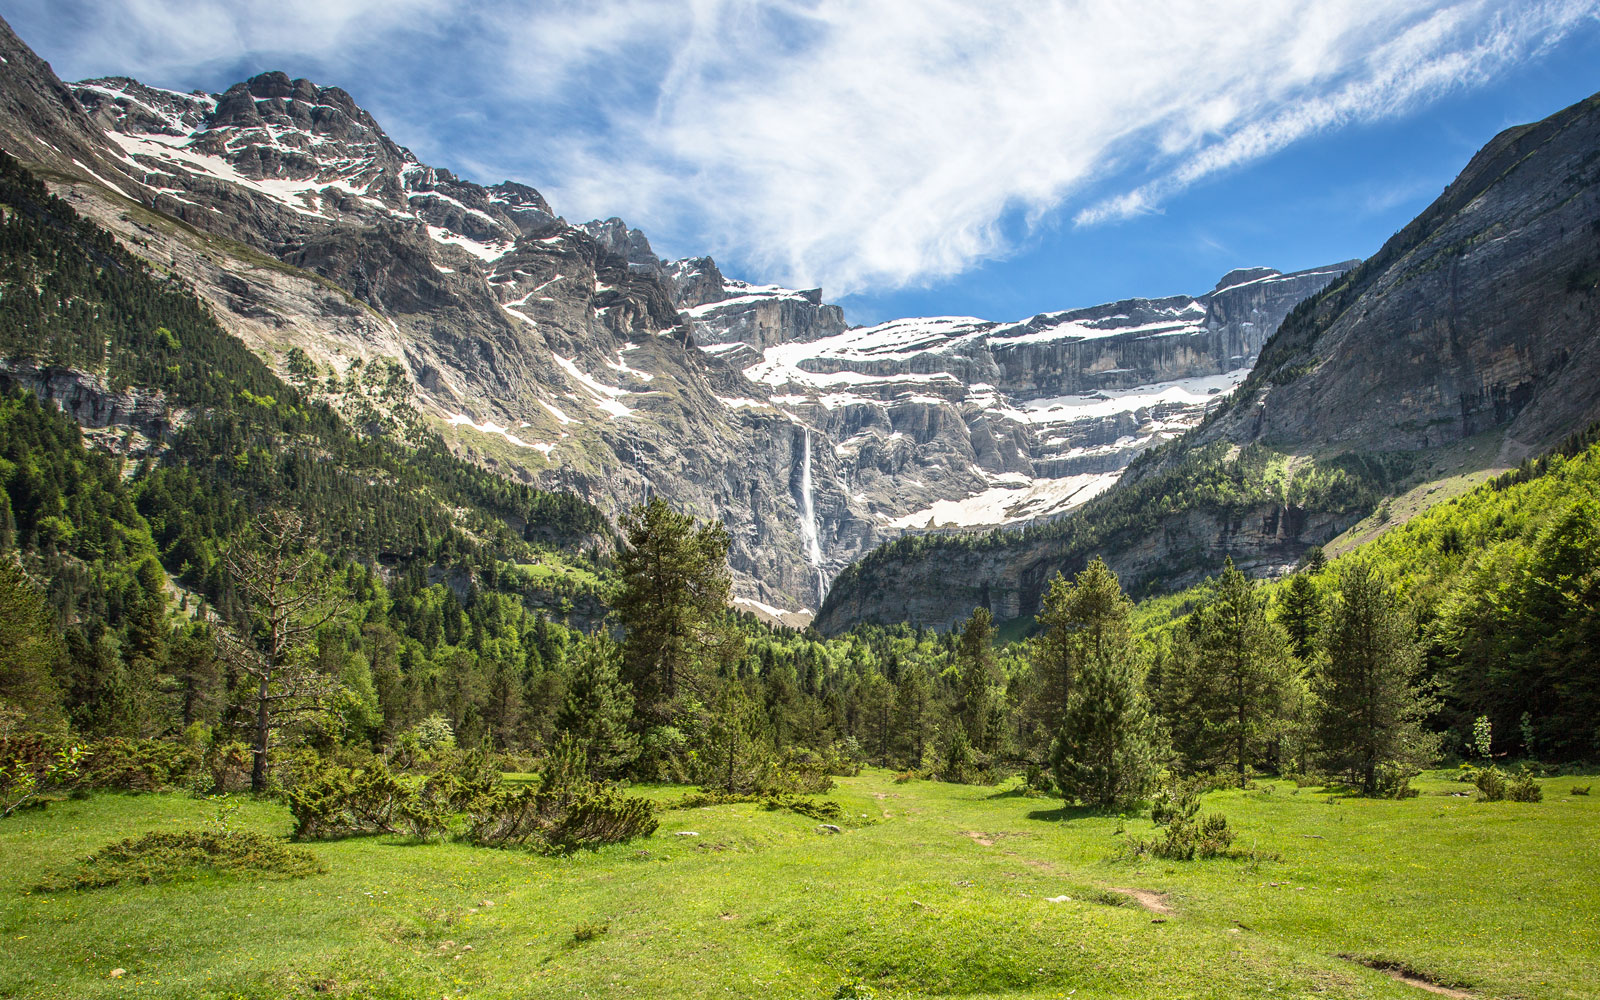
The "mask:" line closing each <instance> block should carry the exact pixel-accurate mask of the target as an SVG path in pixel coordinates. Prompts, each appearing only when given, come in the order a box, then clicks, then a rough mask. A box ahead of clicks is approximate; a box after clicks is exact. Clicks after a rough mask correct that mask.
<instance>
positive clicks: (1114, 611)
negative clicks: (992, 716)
mask: <svg viewBox="0 0 1600 1000" xmlns="http://www.w3.org/2000/svg"><path fill="white" fill-rule="evenodd" d="M1128 608H1129V604H1128V599H1127V597H1126V596H1125V595H1124V594H1123V593H1122V585H1121V584H1120V583H1119V582H1118V580H1117V577H1116V574H1115V573H1112V572H1111V569H1110V568H1109V567H1108V566H1106V564H1105V561H1104V560H1102V559H1101V558H1099V557H1098V556H1096V557H1095V558H1094V559H1093V560H1091V561H1090V563H1089V565H1088V566H1086V567H1085V568H1084V570H1083V572H1081V573H1079V574H1078V576H1077V578H1076V579H1075V580H1074V581H1073V582H1071V583H1068V582H1067V580H1066V578H1065V577H1063V576H1062V575H1061V574H1060V573H1057V574H1056V575H1055V578H1054V579H1052V580H1051V581H1050V589H1049V591H1048V592H1046V594H1045V597H1044V601H1043V604H1042V606H1041V607H1040V609H1039V614H1038V616H1037V618H1036V621H1038V623H1039V628H1040V634H1039V637H1038V638H1037V639H1036V640H1035V641H1034V643H1033V647H1032V649H1031V651H1030V656H1029V664H1030V666H1031V669H1032V671H1033V673H1034V682H1035V683H1036V684H1037V685H1038V686H1037V689H1036V695H1035V699H1034V704H1033V706H1032V707H1031V710H1032V711H1033V712H1034V713H1035V714H1037V716H1038V718H1039V721H1040V723H1041V724H1042V725H1043V726H1044V728H1045V730H1046V731H1047V732H1050V733H1052V734H1053V733H1055V732H1057V731H1058V730H1060V728H1061V724H1062V723H1063V722H1064V721H1065V720H1066V716H1067V711H1068V709H1069V707H1070V706H1071V704H1072V688H1073V684H1074V682H1075V678H1076V677H1077V675H1078V673H1079V672H1080V671H1081V670H1082V669H1083V665H1084V664H1085V663H1087V662H1089V661H1090V660H1093V659H1097V658H1101V657H1103V656H1104V655H1105V651H1107V650H1115V649H1122V648H1125V647H1127V645H1128V644H1129V643H1130V642H1131V641H1132V626H1131V625H1130V620H1129V616H1128Z"/></svg>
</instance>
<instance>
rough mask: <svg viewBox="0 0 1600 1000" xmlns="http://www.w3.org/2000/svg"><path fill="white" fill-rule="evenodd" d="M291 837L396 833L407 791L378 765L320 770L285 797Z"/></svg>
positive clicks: (409, 796) (410, 795) (409, 793)
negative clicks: (292, 832)
mask: <svg viewBox="0 0 1600 1000" xmlns="http://www.w3.org/2000/svg"><path fill="white" fill-rule="evenodd" d="M286 798H287V799H288V801H289V811H290V812H292V813H293V814H294V822H295V827H294V838H295V839H296V840H310V839H315V838H320V837H345V836H349V835H351V834H357V833H396V832H398V831H399V829H400V823H401V822H402V821H403V820H404V819H405V816H406V810H407V808H408V807H409V806H410V804H411V800H412V798H413V793H412V791H411V790H410V789H408V788H407V787H406V786H405V785H404V784H403V783H402V782H401V781H400V779H398V778H396V777H395V776H394V775H392V774H390V773H389V769H388V768H387V767H384V766H383V765H382V764H379V765H377V766H375V767H372V768H368V769H361V768H347V767H339V766H337V765H334V766H329V767H325V768H323V769H322V771H320V772H319V773H317V774H316V775H315V776H314V777H312V778H309V779H308V780H306V781H304V782H302V783H301V784H300V786H299V787H297V788H293V789H290V790H289V791H288V793H287V794H286Z"/></svg>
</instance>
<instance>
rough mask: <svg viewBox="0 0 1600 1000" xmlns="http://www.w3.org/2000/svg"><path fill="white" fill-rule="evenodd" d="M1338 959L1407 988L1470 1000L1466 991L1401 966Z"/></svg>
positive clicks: (1470, 995) (1353, 958)
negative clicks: (1384, 976)
mask: <svg viewBox="0 0 1600 1000" xmlns="http://www.w3.org/2000/svg"><path fill="white" fill-rule="evenodd" d="M1339 957H1340V958H1343V959H1345V960H1347V961H1351V962H1355V963H1357V964H1360V965H1365V966H1366V967H1367V968H1369V969H1372V970H1374V971H1376V972H1381V973H1383V974H1384V975H1386V976H1388V977H1389V978H1390V979H1398V980H1399V981H1400V982H1402V983H1405V984H1406V985H1407V986H1415V987H1416V988H1417V989H1419V990H1427V991H1428V992H1429V993H1436V994H1438V995H1439V996H1442V997H1454V998H1455V1000H1472V994H1471V993H1468V992H1467V991H1466V990H1459V989H1456V988H1455V987H1454V986H1442V985H1440V984H1439V983H1436V982H1434V981H1433V980H1431V979H1429V978H1427V977H1426V976H1421V975H1418V974H1417V973H1415V972H1412V971H1411V970H1410V969H1407V968H1403V967H1402V966H1398V965H1393V964H1390V963H1387V962H1369V961H1367V960H1365V959H1361V958H1356V957H1355V956H1354V955H1340V956H1339Z"/></svg>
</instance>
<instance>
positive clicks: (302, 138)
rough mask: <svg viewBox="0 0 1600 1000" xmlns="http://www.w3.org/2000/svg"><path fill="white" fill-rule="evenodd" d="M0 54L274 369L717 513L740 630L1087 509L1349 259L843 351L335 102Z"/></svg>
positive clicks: (874, 339) (837, 340) (801, 312)
mask: <svg viewBox="0 0 1600 1000" xmlns="http://www.w3.org/2000/svg"><path fill="white" fill-rule="evenodd" d="M0 55H4V56H6V57H7V62H6V63H5V64H4V65H0V78H3V79H4V82H5V89H6V94H7V98H6V100H5V102H4V103H3V104H0V141H3V142H4V143H5V145H6V147H7V148H8V149H10V150H12V151H13V152H15V153H16V154H17V155H19V156H20V157H21V158H23V159H24V160H25V161H27V162H30V163H35V164H39V165H42V166H44V167H45V168H47V177H48V178H49V179H50V180H51V181H52V183H53V184H54V185H55V186H56V189H57V191H58V193H60V194H61V195H62V196H63V197H66V198H68V199H69V200H70V201H72V202H73V204H74V206H75V207H76V208H78V210H79V211H80V212H83V213H84V214H86V215H89V216H91V217H92V218H95V219H96V220H97V221H99V222H100V223H101V224H102V225H105V226H106V227H107V228H109V229H111V230H112V231H113V232H115V233H117V234H118V235H119V237H120V238H122V239H123V240H124V241H125V242H126V243H127V244H128V245H129V247H130V248H131V249H133V250H134V251H135V252H137V253H139V254H141V255H142V256H144V257H145V258H146V259H148V260H149V261H151V263H152V264H153V265H154V266H156V267H157V268H158V269H162V270H168V271H171V272H173V273H175V274H177V275H178V276H180V277H181V278H183V279H185V280H187V281H189V282H191V283H192V284H193V285H194V286H195V288H196V289H197V290H198V291H199V292H200V293H201V294H202V295H203V296H204V297H205V298H206V299H207V300H208V301H210V302H211V304H212V305H213V307H214V308H215V309H216V311H217V313H218V316H219V318H220V319H221V320H222V321H223V323H224V324H225V325H226V326H227V327H228V328H229V329H230V330H231V331H232V332H234V333H235V334H236V335H238V336H240V337H241V338H242V339H244V340H245V341H246V342H247V343H248V344H250V345H251V346H252V347H253V348H254V349H256V350H257V351H258V352H260V353H261V354H262V355H263V356H264V357H266V358H267V359H268V360H269V362H270V363H272V364H273V365H274V366H275V367H276V368H277V369H278V370H279V371H280V372H285V373H288V371H289V368H290V364H291V357H292V356H293V355H292V354H291V352H292V351H293V350H294V349H296V348H298V349H299V351H300V352H303V353H304V355H305V356H306V358H308V359H309V361H310V363H311V364H312V365H313V366H315V369H316V371H317V373H318V375H319V378H320V376H322V375H326V376H330V377H337V378H338V379H347V378H348V376H349V375H350V373H351V369H352V368H353V367H354V366H355V365H356V364H357V363H358V362H360V363H361V364H363V365H370V364H372V363H374V362H382V363H385V364H388V363H393V364H395V365H396V366H398V368H399V370H400V371H401V372H402V373H403V377H404V379H405V380H406V382H407V383H408V384H409V385H410V387H411V390H412V393H413V395H414V398H415V400H416V403H417V408H418V410H419V411H420V412H421V413H422V414H423V415H424V416H425V417H426V418H427V420H428V422H429V424H430V426H432V427H434V428H435V429H437V430H439V431H440V432H441V433H443V434H445V435H446V437H447V439H448V440H449V441H450V442H451V443H452V446H453V447H455V448H456V449H457V450H459V451H460V452H462V453H464V454H467V455H470V456H471V457H473V458H474V459H475V460H477V461H479V462H481V463H483V464H485V465H487V466H489V467H492V468H495V469H497V470H499V471H501V472H503V473H505V474H507V475H510V476H514V477H516V478H520V479H522V480H525V481H528V482H533V483H536V484H538V485H541V486H545V487H549V488H559V489H570V490H573V491H575V492H577V493H579V494H581V495H583V496H584V497H586V498H588V499H590V500H593V501H595V502H596V503H598V504H600V505H601V506H602V507H603V508H605V509H607V510H609V511H611V512H613V513H615V512H617V511H619V510H620V509H622V507H624V506H625V505H627V504H630V503H634V502H637V501H639V500H641V499H643V498H644V497H645V496H646V495H649V494H650V493H652V492H653V493H657V494H660V495H662V496H663V497H665V498H667V499H668V500H669V501H670V502H672V503H673V504H674V505H676V506H679V507H681V508H683V509H686V510H688V511H690V512H692V513H694V514H696V515H697V516H700V517H716V518H718V519H720V520H722V521H723V522H724V523H725V524H726V525H727V526H728V529H729V533H730V536H731V543H732V544H731V550H730V563H731V565H732V568H733V570H734V573H735V591H736V593H737V594H738V595H739V597H740V598H741V599H743V600H744V602H745V603H746V605H747V606H750V607H771V608H776V609H794V608H815V607H817V606H818V602H819V601H820V600H821V597H822V593H823V591H824V590H825V588H826V586H827V581H828V580H829V579H831V578H832V576H833V575H834V574H836V573H837V572H838V571H839V570H840V569H841V568H842V567H843V566H845V565H846V564H847V563H849V562H850V561H851V560H853V559H855V558H857V557H858V556H860V555H862V554H863V553H865V552H867V551H868V550H870V549H871V548H873V547H874V546H876V545H877V544H879V543H881V542H883V541H886V540H889V539H892V538H894V537H896V536H897V535H899V534H901V533H903V532H905V531H908V530H927V529H930V528H931V529H936V530H963V529H971V528H974V527H978V526H984V525H996V524H1013V523H1024V522H1030V521H1034V520H1038V519H1041V518H1049V517H1053V516H1056V515H1059V514H1061V513H1063V512H1065V511H1067V510H1070V509H1072V508H1073V507H1075V506H1077V505H1078V504H1081V503H1083V502H1084V501H1086V500H1087V499H1089V498H1090V497H1092V496H1094V495H1096V494H1097V493H1099V492H1101V491H1102V490H1104V489H1105V488H1107V487H1108V486H1110V485H1111V484H1112V483H1113V482H1115V481H1116V478H1117V476H1118V475H1119V474H1120V472H1121V470H1122V468H1123V467H1124V466H1125V465H1126V464H1127V462H1128V461H1129V459H1131V458H1132V456H1134V455H1135V454H1137V453H1139V452H1140V451H1142V450H1144V449H1145V448H1148V447H1149V446H1151V445H1152V444H1155V443H1158V442H1160V441H1163V440H1166V439H1168V438H1170V437H1172V436H1175V435H1176V434H1179V433H1181V432H1182V431H1183V430H1185V429H1187V428H1189V427H1191V426H1194V425H1195V424H1196V423H1198V421H1199V419H1200V418H1201V416H1202V415H1203V414H1204V412H1205V411H1206V409H1207V407H1208V406H1211V405H1213V404H1214V403H1215V402H1216V401H1217V400H1218V399H1219V398H1221V397H1222V396H1224V395H1225V394H1226V393H1227V392H1228V391H1230V390H1231V389H1232V388H1233V387H1234V385H1236V384H1237V383H1238V382H1239V381H1240V380H1242V379H1243V378H1244V376H1245V374H1246V372H1247V371H1248V370H1249V367H1250V364H1251V362H1252V361H1253V359H1254V357H1255V355H1256V354H1257V352H1259V350H1260V349H1261V345H1262V343H1263V342H1264V341H1265V340H1266V338H1267V337H1268V336H1269V335H1270V334H1271V333H1272V332H1273V330H1275V329H1276V327H1277V326H1278V324H1279V322H1281V320H1282V319H1283V317H1284V316H1285V315H1286V314H1287V313H1288V312H1289V310H1290V309H1292V308H1293V307H1294V306H1295V304H1296V303H1298V302H1299V301H1300V300H1302V299H1304V298H1305V297H1306V296H1308V295H1311V294H1313V293H1315V292H1317V291H1318V290H1320V289H1321V288H1322V287H1323V286H1325V285H1326V284H1327V283H1328V282H1329V281H1331V280H1333V279H1335V278H1337V277H1338V276H1339V275H1341V274H1343V273H1344V272H1345V271H1346V270H1348V269H1349V267H1351V266H1352V264H1353V263H1354V262H1347V263H1345V264H1340V265H1334V266H1330V267H1324V268H1316V269H1312V270H1309V271H1303V272H1299V273H1296V274H1291V275H1282V274H1279V273H1278V272H1276V271H1273V270H1270V269H1265V268H1258V269H1250V270H1245V271H1236V272H1233V273H1231V274H1229V275H1227V276H1225V277H1224V278H1223V279H1222V281H1220V282H1219V283H1218V285H1217V287H1216V288H1215V289H1213V290H1212V291H1210V292H1207V293H1205V294H1204V295H1200V296H1197V297H1190V296H1173V297H1169V298H1164V299H1148V300H1147V299H1134V300H1128V301H1123V302H1117V303H1112V304H1108V305H1104V306H1096V307H1092V308H1089V309H1078V310H1071V311H1066V312H1059V313H1048V314H1043V315H1040V316H1035V317H1033V318H1031V319H1028V320H1024V321H1022V322H1018V323H994V322H987V321H983V320H977V319H970V318H948V317H946V318H933V319H911V320H897V321H894V322H891V323H885V324H881V325H879V326H875V327H870V328H856V329H851V328H849V327H848V326H847V325H846V322H845V319H844V314H843V312H842V310H841V309H839V307H837V306H834V305H830V304H827V303H825V302H824V301H823V299H822V293H821V291H820V290H818V289H810V290H792V289H785V288H780V287H777V286H771V285H755V284H749V283H745V282H740V281H734V280H731V279H729V278H727V277H726V276H724V275H723V274H722V273H721V271H720V270H719V269H718V267H717V265H716V263H715V261H713V260H712V259H711V258H709V257H699V258H691V259H686V260H678V261H665V260H661V259H660V258H658V257H657V256H656V255H655V254H654V252H653V251H652V249H651V247H650V244H649V241H648V240H647V238H646V237H645V236H644V234H643V233H641V232H639V231H638V230H637V229H630V228H628V227H627V226H626V224H624V223H623V222H621V220H617V219H609V220H605V221H592V222H587V223H583V224H581V225H571V224H569V223H567V222H566V221H565V220H564V219H561V218H560V217H558V216H557V215H555V213H554V210H553V209H552V208H551V206H550V205H549V204H547V203H546V201H545V200H544V198H543V197H542V196H541V195H540V194H539V193H538V192H537V191H535V190H534V189H532V188H530V187H527V186H524V185H521V184H516V183H511V182H506V183H502V184H498V185H494V186H490V187H485V186H482V185H478V184H475V183H472V182H469V181H465V180H462V179H460V178H457V177H455V176H454V175H453V174H451V173H450V172H449V171H446V170H441V169H436V168H434V167H430V166H428V165H426V164H423V163H421V162H419V161H418V160H417V159H416V157H415V156H413V155H412V154H411V153H410V152H409V151H408V150H406V149H405V148H403V147H401V146H399V145H398V144H396V143H395V142H394V141H393V140H392V139H391V138H390V137H389V136H388V135H387V134H386V133H385V132H384V131H383V130H382V128H381V127H380V126H379V125H378V123H377V122H376V121H375V120H374V119H373V117H372V116H371V115H369V114H368V113H367V112H366V111H364V110H363V109H362V108H360V107H359V106H358V105H356V103H355V102H354V101H353V100H352V99H351V97H350V95H349V94H348V93H346V92H345V91H343V90H340V89H339V88H336V87H318V86H316V85H314V84H312V83H310V82H309V81H306V80H292V79H290V78H289V77H287V76H285V75H284V74H282V73H265V74H262V75H260V76H256V77H254V78H252V79H250V80H248V81H246V82H244V83H239V84H236V85H234V86H233V87H231V88H229V90H228V91H227V92H225V93H223V94H215V95H212V94H182V93H177V92H173V91H168V90H162V89H159V88H153V87H148V86H145V85H143V84H140V83H138V82H136V81H133V80H129V79H125V78H107V79H100V80H90V81H84V82H82V83H78V84H72V85H70V86H63V85H62V84H61V83H60V81H58V80H56V79H55V78H54V75H53V74H51V73H50V71H49V68H48V66H46V65H45V64H44V63H42V62H40V61H39V60H38V59H37V58H36V57H34V56H33V54H32V53H31V52H29V51H28V50H27V49H26V47H25V46H23V45H22V43H21V42H20V41H18V40H17V39H16V38H15V36H14V35H12V34H11V33H10V30H9V28H6V29H5V30H4V31H3V32H0ZM69 96H70V98H71V100H68V97H69ZM329 384H330V385H333V384H337V383H336V382H335V381H334V380H332V379H330V381H329ZM334 402H335V403H336V404H337V403H338V402H339V400H338V399H335V400H334Z"/></svg>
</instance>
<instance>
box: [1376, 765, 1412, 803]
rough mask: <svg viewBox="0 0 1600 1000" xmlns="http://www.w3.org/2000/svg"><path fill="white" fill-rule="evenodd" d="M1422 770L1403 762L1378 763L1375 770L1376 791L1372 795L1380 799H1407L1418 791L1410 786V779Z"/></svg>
mask: <svg viewBox="0 0 1600 1000" xmlns="http://www.w3.org/2000/svg"><path fill="white" fill-rule="evenodd" d="M1421 773H1422V772H1421V771H1419V770H1417V769H1416V768H1414V767H1411V766H1409V765H1405V764H1379V765H1378V770H1377V784H1378V787H1377V791H1376V792H1375V793H1374V797H1376V798H1380V799H1409V798H1414V797H1415V796H1416V795H1417V794H1418V793H1417V790H1416V789H1415V788H1412V787H1411V779H1412V778H1415V777H1416V776H1417V775H1418V774H1421Z"/></svg>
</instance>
